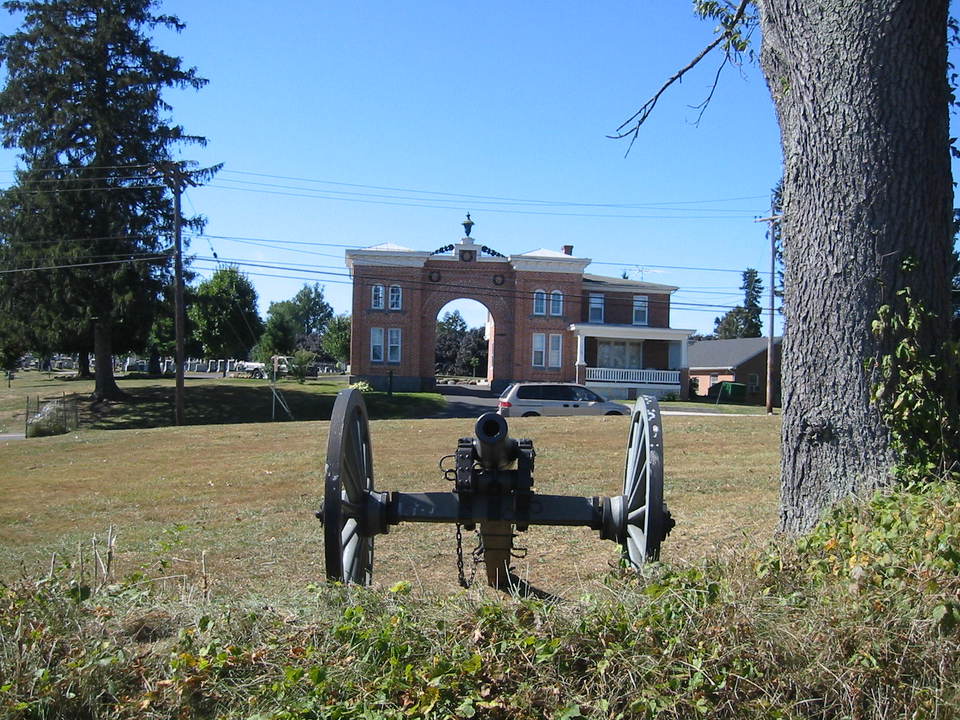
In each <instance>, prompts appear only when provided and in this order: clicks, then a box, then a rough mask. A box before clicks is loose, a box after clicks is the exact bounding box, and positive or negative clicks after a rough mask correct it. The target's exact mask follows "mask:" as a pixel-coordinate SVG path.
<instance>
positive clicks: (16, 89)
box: [0, 0, 206, 398]
mask: <svg viewBox="0 0 960 720" xmlns="http://www.w3.org/2000/svg"><path fill="white" fill-rule="evenodd" d="M3 5H4V8H5V9H7V10H8V11H9V12H11V13H18V14H21V15H22V24H21V26H20V28H19V30H18V31H17V32H15V33H13V34H11V35H6V36H4V37H2V38H0V62H2V64H3V69H4V71H5V80H4V85H3V87H2V89H0V139H2V141H3V145H4V147H17V148H19V149H20V155H19V157H20V161H21V166H20V167H19V169H18V170H17V172H16V180H15V184H14V186H13V187H11V188H10V189H9V190H7V191H5V192H4V194H3V195H4V197H3V199H2V205H0V236H2V238H3V241H2V242H3V254H4V258H3V259H4V262H5V265H7V266H8V267H9V266H11V265H12V266H14V267H20V268H24V269H26V268H35V269H34V270H33V271H32V272H23V273H17V274H15V275H14V276H13V277H12V279H8V280H7V281H5V282H4V284H3V286H2V287H0V292H2V293H3V294H4V295H8V294H9V295H12V296H14V297H16V298H18V300H19V299H21V298H23V299H24V300H23V301H22V302H19V303H18V306H17V312H18V313H23V317H28V318H29V323H28V325H29V327H30V328H31V332H32V334H33V335H34V336H35V337H34V338H32V340H34V341H36V340H37V339H38V338H39V336H40V335H44V336H46V339H47V341H50V340H51V339H52V340H53V341H56V342H62V341H63V339H64V338H67V337H69V336H71V334H72V335H74V336H76V337H80V338H85V340H84V342H85V343H86V347H87V348H89V346H90V344H91V343H90V337H89V335H90V333H91V330H92V335H93V338H92V345H93V348H94V351H95V353H96V359H97V365H96V388H95V391H94V396H95V397H96V398H117V397H122V393H121V392H120V390H119V388H118V387H117V385H116V382H115V381H114V377H113V363H112V355H113V353H114V352H118V351H120V350H124V349H132V348H135V347H142V346H143V345H144V343H145V341H146V338H147V334H148V332H149V329H150V327H151V325H152V316H153V314H154V310H155V308H156V303H157V300H158V297H159V296H160V292H161V289H162V287H163V286H164V285H165V284H166V283H167V282H168V281H169V265H170V257H169V253H168V252H167V251H166V248H165V247H164V245H166V244H167V243H166V241H165V240H164V238H165V236H167V235H169V232H170V227H171V214H172V209H171V206H172V203H171V200H170V197H169V195H168V193H167V192H166V190H165V188H164V187H163V185H162V184H161V183H160V182H158V180H157V178H156V172H157V170H158V169H159V167H160V166H161V165H162V164H164V163H166V162H168V161H169V160H170V159H171V150H172V149H173V148H174V147H175V146H177V145H179V144H180V143H183V142H200V143H202V142H203V139H202V138H199V137H193V136H189V135H187V134H186V133H185V132H184V130H183V128H181V127H179V126H177V125H175V124H171V123H170V121H169V119H168V118H167V117H166V115H167V114H168V113H169V111H170V109H171V108H170V107H169V106H168V105H167V104H166V103H165V102H164V101H163V99H162V96H161V93H162V91H163V90H164V89H167V88H172V87H173V88H188V87H189V88H195V89H196V88H200V87H202V86H203V85H204V84H205V83H206V81H205V80H203V79H201V78H199V77H198V76H197V75H196V71H195V70H194V69H192V68H190V69H184V68H182V67H181V63H180V60H179V59H178V58H176V57H172V56H170V55H167V54H165V53H163V52H161V51H160V50H158V49H156V48H155V47H154V46H153V44H152V43H151V41H150V39H149V34H151V33H152V32H153V31H155V30H156V29H158V28H166V29H173V30H176V31H180V30H182V29H183V25H182V24H181V23H180V21H179V20H178V19H177V18H176V17H173V16H169V15H160V14H156V13H154V12H153V9H154V7H155V5H156V3H155V1H154V0H8V1H7V2H5V3H4V4H3ZM187 224H188V226H189V225H191V224H192V225H194V226H197V223H196V222H195V221H187ZM50 267H56V268H57V269H56V270H50V269H43V268H50Z"/></svg>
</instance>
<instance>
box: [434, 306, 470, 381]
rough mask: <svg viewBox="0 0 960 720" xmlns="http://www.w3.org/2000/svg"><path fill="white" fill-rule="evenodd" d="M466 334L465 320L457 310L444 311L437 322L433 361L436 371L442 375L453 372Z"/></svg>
mask: <svg viewBox="0 0 960 720" xmlns="http://www.w3.org/2000/svg"><path fill="white" fill-rule="evenodd" d="M466 334H467V321H466V320H464V319H463V315H461V314H460V311H459V310H454V311H452V312H447V313H444V315H443V317H442V318H440V320H439V321H438V322H437V345H436V352H435V358H434V359H435V363H436V368H437V372H438V373H441V374H443V375H452V374H454V373H455V367H456V363H457V355H458V354H459V353H460V343H461V342H463V338H464V336H465V335H466Z"/></svg>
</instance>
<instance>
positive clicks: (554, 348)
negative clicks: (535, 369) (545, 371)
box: [547, 333, 563, 368]
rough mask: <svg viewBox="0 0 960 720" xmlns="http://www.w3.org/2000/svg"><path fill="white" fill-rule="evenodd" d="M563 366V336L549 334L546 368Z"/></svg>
mask: <svg viewBox="0 0 960 720" xmlns="http://www.w3.org/2000/svg"><path fill="white" fill-rule="evenodd" d="M562 365H563V335H554V334H552V333H551V335H550V337H549V338H548V343H547V367H549V368H559V367H562Z"/></svg>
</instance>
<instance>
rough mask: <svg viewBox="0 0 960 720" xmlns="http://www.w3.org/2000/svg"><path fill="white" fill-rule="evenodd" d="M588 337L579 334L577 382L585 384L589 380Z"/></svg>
mask: <svg viewBox="0 0 960 720" xmlns="http://www.w3.org/2000/svg"><path fill="white" fill-rule="evenodd" d="M586 353H587V339H586V338H585V337H584V336H583V335H581V334H579V333H578V334H577V382H578V383H580V384H583V383H584V382H586V380H587V360H586Z"/></svg>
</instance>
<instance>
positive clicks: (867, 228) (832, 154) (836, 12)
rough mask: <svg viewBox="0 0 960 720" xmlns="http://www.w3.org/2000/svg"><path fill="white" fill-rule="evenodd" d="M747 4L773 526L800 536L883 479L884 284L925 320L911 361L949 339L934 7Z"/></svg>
mask: <svg viewBox="0 0 960 720" xmlns="http://www.w3.org/2000/svg"><path fill="white" fill-rule="evenodd" d="M760 7H761V28H762V33H763V44H762V52H761V63H762V66H763V70H764V73H765V74H766V76H767V82H768V85H769V87H770V91H771V94H772V95H773V99H774V104H775V105H776V109H777V117H778V120H779V123H780V131H781V140H782V144H783V156H784V184H783V219H782V222H781V231H782V234H783V247H784V258H785V279H784V286H785V295H784V310H785V316H786V336H785V340H784V363H783V371H784V379H783V388H784V416H783V451H784V452H783V466H782V493H781V524H782V526H783V527H784V528H785V529H787V530H792V531H798V530H805V529H807V528H809V527H810V526H811V525H812V524H813V523H814V522H815V521H816V520H817V519H818V518H819V516H820V514H821V513H822V511H823V509H824V508H825V507H827V506H828V505H830V504H832V503H834V502H836V501H837V500H839V499H841V498H843V497H846V496H848V495H851V494H861V493H863V492H867V491H870V490H872V489H874V488H877V487H879V486H882V485H885V484H887V483H888V482H889V481H890V467H891V464H892V462H893V461H894V460H895V458H893V457H892V454H891V451H890V442H889V436H888V431H887V428H886V427H885V425H884V422H883V419H882V418H881V416H880V413H879V412H878V409H877V408H876V407H875V406H874V405H873V404H872V403H871V400H870V389H871V385H872V384H873V383H875V382H876V381H877V380H878V378H876V377H874V376H872V375H871V373H870V372H869V371H868V370H867V369H866V368H867V361H868V360H870V359H872V358H877V357H880V356H883V355H889V354H891V353H892V351H893V347H892V345H891V341H890V339H888V338H878V337H877V336H875V335H874V334H873V333H872V332H871V324H872V322H873V320H874V319H875V318H876V317H877V313H878V310H879V308H880V307H881V306H884V305H889V306H891V307H893V308H894V309H895V310H896V311H901V312H902V311H903V298H902V296H901V295H898V291H900V290H902V289H903V288H905V287H911V288H912V290H913V293H914V297H916V298H917V299H918V300H920V301H922V302H923V304H924V305H925V306H926V308H927V309H928V310H930V311H931V312H932V313H933V314H934V315H935V316H936V317H935V318H931V320H930V321H929V322H928V323H927V324H926V326H924V327H922V328H920V329H919V330H918V333H919V337H918V340H919V343H920V347H921V348H922V350H923V354H924V355H928V356H937V355H939V354H940V353H941V348H942V343H943V341H944V340H946V339H947V338H948V336H949V330H948V325H947V323H948V319H949V316H950V312H949V309H950V274H949V269H950V267H951V263H950V258H951V250H952V244H953V243H952V232H951V220H952V200H953V188H952V182H951V173H950V159H949V158H950V156H949V146H950V137H949V128H948V105H949V102H950V88H949V86H948V83H947V1H946V0H898V1H893V2H891V0H847V1H846V2H835V3H824V2H810V3H795V2H787V1H786V0H764V1H763V2H762V3H761V4H760ZM908 258H913V259H915V260H916V261H917V262H916V264H915V265H914V267H915V268H916V269H915V270H907V269H906V268H909V267H911V265H909V264H906V263H905V262H904V261H905V260H907V259H908ZM947 376H948V374H947V373H942V374H941V377H940V379H939V380H935V381H934V382H943V381H945V380H946V379H947ZM939 390H940V391H941V392H942V393H943V395H944V396H945V397H947V398H949V396H950V394H951V393H952V392H955V389H952V388H949V387H940V388H939ZM887 392H888V393H889V394H894V393H896V392H897V388H896V387H891V388H888V389H887ZM948 407H949V405H948ZM952 409H953V410H955V405H953V407H952Z"/></svg>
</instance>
